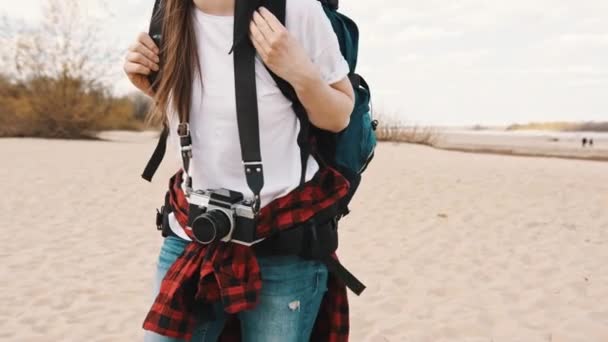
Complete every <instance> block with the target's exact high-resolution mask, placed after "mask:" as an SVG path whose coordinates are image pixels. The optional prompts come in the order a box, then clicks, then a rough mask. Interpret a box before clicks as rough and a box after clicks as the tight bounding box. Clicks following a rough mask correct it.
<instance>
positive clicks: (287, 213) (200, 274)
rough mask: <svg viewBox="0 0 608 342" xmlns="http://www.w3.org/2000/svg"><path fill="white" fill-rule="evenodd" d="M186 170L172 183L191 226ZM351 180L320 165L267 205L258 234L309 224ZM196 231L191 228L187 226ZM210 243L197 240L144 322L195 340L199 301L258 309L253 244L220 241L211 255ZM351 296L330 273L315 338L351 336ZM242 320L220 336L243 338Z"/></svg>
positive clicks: (234, 309)
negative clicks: (311, 175) (184, 183)
mask: <svg viewBox="0 0 608 342" xmlns="http://www.w3.org/2000/svg"><path fill="white" fill-rule="evenodd" d="M181 183H182V171H180V172H178V173H177V174H176V175H175V176H173V177H172V178H171V181H170V182H169V188H170V202H171V205H172V207H173V209H174V214H175V217H176V219H177V221H178V222H179V223H180V225H181V226H182V227H185V226H187V221H188V202H187V200H186V197H185V196H184V193H183V191H182V189H181ZM347 191H348V182H347V181H346V179H344V177H342V176H341V175H340V174H339V173H338V172H336V171H335V170H333V169H331V168H324V169H322V170H320V171H319V172H318V173H317V174H316V175H315V176H314V178H313V179H312V180H310V181H309V182H307V183H305V184H303V185H302V186H300V187H298V188H297V189H295V190H294V191H292V192H291V193H289V194H288V195H286V196H284V197H281V198H278V199H276V200H274V201H272V202H271V203H269V204H268V205H267V206H265V207H264V208H262V210H261V212H260V215H259V217H258V225H257V233H258V236H260V237H268V236H270V235H272V233H274V232H277V231H281V230H284V229H289V228H291V227H293V226H295V225H297V224H300V223H303V222H305V221H307V220H309V219H310V218H311V217H313V216H315V215H316V214H318V213H319V212H322V211H323V210H325V209H329V208H330V207H332V205H333V204H335V203H336V202H337V201H338V200H340V199H341V198H342V197H344V196H345V195H346V193H347ZM185 231H186V233H187V234H189V235H191V234H192V232H191V230H189V229H186V230H185ZM207 249H208V247H207V246H203V245H200V244H198V243H195V242H192V243H190V244H188V245H187V247H186V248H185V250H184V252H183V254H182V255H181V256H180V257H179V258H178V259H177V260H176V261H175V263H174V264H173V265H172V266H171V267H170V268H169V270H168V271H167V274H166V275H165V278H164V279H163V281H162V284H161V288H160V292H159V294H158V296H157V297H156V300H155V301H154V304H153V305H152V308H151V309H150V311H149V312H148V315H147V316H146V319H145V321H144V324H143V327H144V329H146V330H151V331H154V332H156V333H159V334H161V335H165V336H169V337H174V338H182V339H186V340H189V339H190V338H191V337H192V330H193V328H194V325H195V324H196V320H195V317H194V316H195V314H194V312H195V310H196V307H197V305H203V304H205V303H213V302H215V301H218V300H221V301H222V303H223V304H224V310H225V311H226V312H227V313H229V314H235V313H238V312H240V311H243V310H248V309H252V308H254V307H255V306H256V304H257V302H258V297H259V292H260V289H261V287H262V280H261V275H260V268H259V265H258V262H257V259H256V256H255V254H254V252H253V251H252V249H251V248H249V247H246V246H242V245H239V244H234V243H220V244H219V245H218V246H217V247H216V249H215V250H213V251H212V252H211V253H210V254H211V255H210V256H207V257H205V256H206V254H207ZM348 331H349V320H348V299H347V295H346V287H345V286H344V284H343V283H342V282H340V281H339V280H337V279H335V277H334V276H332V275H331V274H330V276H329V280H328V291H327V293H326V294H325V296H324V298H323V301H322V303H321V309H320V311H319V315H318V317H317V320H316V322H315V326H314V329H313V333H312V335H311V341H328V342H342V341H348ZM240 340H241V338H240V325H239V324H238V320H237V319H236V316H235V315H230V319H229V320H228V323H227V324H226V326H225V328H224V330H223V332H222V335H221V336H220V341H235V342H236V341H240Z"/></svg>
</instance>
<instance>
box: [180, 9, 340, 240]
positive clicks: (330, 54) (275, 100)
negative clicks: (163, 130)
mask: <svg viewBox="0 0 608 342" xmlns="http://www.w3.org/2000/svg"><path fill="white" fill-rule="evenodd" d="M193 15H194V18H195V20H194V21H193V22H194V26H195V28H194V29H195V32H196V38H197V44H198V55H199V59H200V70H201V74H202V78H203V80H202V86H201V82H200V80H198V79H197V80H195V82H194V84H193V88H192V90H193V96H192V106H191V113H190V130H191V135H192V154H193V158H192V161H191V164H192V165H191V172H190V175H191V176H192V186H193V188H194V189H203V190H207V189H218V188H227V189H230V190H235V191H239V192H241V193H243V194H244V195H245V197H246V198H251V197H253V193H252V192H251V190H250V189H249V187H248V185H247V181H246V178H245V173H244V169H243V163H242V159H241V147H240V142H239V134H238V126H237V119H236V104H235V90H234V62H233V58H234V57H233V55H232V54H228V52H229V51H230V48H231V47H232V42H233V25H234V18H233V17H232V16H215V15H210V14H206V13H204V12H202V11H201V10H199V9H198V8H196V7H195V10H194V13H193ZM285 22H286V27H287V30H288V31H289V32H290V34H291V35H293V36H294V37H295V39H297V41H298V42H299V43H300V44H301V45H302V46H303V48H304V50H305V51H306V52H307V53H308V56H309V57H310V58H311V60H312V61H313V63H314V64H315V65H316V66H317V67H318V68H319V70H320V73H321V76H322V78H323V80H324V81H325V82H327V83H328V84H332V83H336V82H338V81H340V80H342V79H343V78H344V77H346V76H347V74H348V72H349V67H348V64H347V62H346V60H345V59H344V57H342V54H341V53H340V47H339V43H338V40H337V38H336V35H335V34H334V32H333V29H332V26H331V23H330V22H329V19H328V18H327V17H326V15H325V13H324V11H323V8H322V7H321V4H320V3H319V2H318V1H317V0H287V5H286V19H285ZM255 69H256V72H255V73H256V86H257V97H258V112H259V127H260V152H261V154H262V163H263V165H264V188H263V189H262V192H261V194H260V199H261V206H262V207H264V206H265V205H267V204H268V203H269V202H271V201H272V200H274V199H276V198H278V197H281V196H283V195H286V194H288V193H289V192H291V191H292V190H293V189H294V188H296V187H297V186H298V185H299V183H300V176H301V161H300V148H299V146H298V144H297V136H298V132H299V130H300V125H299V121H298V120H297V118H296V115H295V113H294V112H293V109H292V107H291V101H289V100H288V99H287V98H285V97H284V96H283V94H282V93H281V91H280V89H279V88H278V87H277V85H276V83H275V82H274V80H273V78H272V76H270V74H269V73H268V70H267V69H266V67H265V66H264V64H263V62H262V60H261V58H260V56H259V55H258V56H256V65H255ZM176 115H177V114H176V113H172V114H170V115H169V123H170V126H171V135H170V137H169V144H170V145H169V146H171V148H174V149H175V151H177V154H176V156H177V158H178V160H180V162H181V156H180V152H179V151H180V147H179V140H178V138H177V137H176V133H175V131H176V128H177V124H178V119H177V116H176ZM318 169H319V166H318V164H317V163H316V161H315V160H314V159H313V158H312V157H310V158H309V160H308V164H307V170H306V180H310V179H311V178H312V177H313V176H314V174H315V173H316V172H317V170H318ZM170 223H171V228H172V230H173V231H174V232H175V233H176V234H178V235H179V236H181V237H183V238H187V236H186V235H185V233H184V232H183V230H182V229H181V228H180V226H179V224H178V223H177V221H176V220H175V218H174V217H170Z"/></svg>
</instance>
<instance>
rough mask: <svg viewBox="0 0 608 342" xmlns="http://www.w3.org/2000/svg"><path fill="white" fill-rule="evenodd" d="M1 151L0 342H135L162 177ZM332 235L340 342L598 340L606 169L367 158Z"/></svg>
mask: <svg viewBox="0 0 608 342" xmlns="http://www.w3.org/2000/svg"><path fill="white" fill-rule="evenodd" d="M107 137H110V138H112V139H114V140H115V141H113V142H102V141H47V140H38V139H0V160H2V161H3V162H2V167H1V168H0V190H1V191H2V193H3V196H2V197H1V198H0V208H2V211H1V212H0V222H2V223H1V224H0V227H1V232H2V234H3V235H4V236H5V238H4V239H3V240H2V242H0V244H1V245H0V275H1V277H2V278H1V280H0V308H1V309H0V340H1V341H19V342H21V341H140V340H141V339H142V336H143V331H142V330H141V328H140V327H141V323H142V320H143V318H144V316H145V314H146V312H147V310H148V308H149V305H150V303H151V300H152V297H151V283H152V276H153V272H154V268H155V262H156V258H157V254H158V249H159V246H160V243H161V238H160V235H159V234H157V232H156V231H155V227H154V224H153V214H154V212H155V208H156V206H158V205H159V203H160V201H161V199H162V194H163V191H164V187H165V186H166V181H167V177H168V176H169V175H170V174H171V173H172V171H174V168H173V167H174V166H175V165H174V164H172V165H169V164H171V163H168V164H166V165H164V166H163V168H162V169H161V171H160V173H159V174H158V175H157V177H156V179H155V181H154V182H153V183H152V184H149V183H146V182H144V181H143V180H141V179H140V178H139V174H140V173H141V170H142V168H143V165H144V163H145V161H146V158H147V157H148V155H149V153H150V152H151V150H152V148H153V145H154V140H153V139H152V137H151V135H150V134H130V133H129V134H127V133H120V132H119V133H112V134H109V135H107ZM352 207H353V212H352V214H351V215H350V216H349V217H348V218H346V219H345V220H344V221H343V225H342V227H341V245H340V255H341V258H342V260H343V261H344V263H345V264H346V265H347V266H348V267H349V268H350V269H351V271H353V273H355V274H356V275H357V276H358V277H359V278H360V279H361V280H363V281H364V282H365V283H366V285H367V286H368V289H367V290H366V291H365V292H364V293H363V295H362V296H361V297H356V296H354V295H353V296H351V297H350V298H351V318H352V334H351V341H374V342H375V341H414V342H417V341H429V342H431V341H432V342H436V341H488V342H489V341H495V342H498V341H508V342H514V341H522V342H535V341H554V342H558V341H559V342H570V341H585V342H590V341H591V342H595V341H597V342H600V341H608V263H607V262H606V261H607V260H608V213H607V210H606V209H607V208H608V163H604V162H595V161H580V160H563V159H550V158H522V157H512V156H497V155H485V154H468V153H461V152H449V151H442V150H436V149H432V148H429V147H423V146H412V145H397V144H391V143H383V144H380V146H379V147H378V150H377V156H376V159H375V161H374V162H373V164H372V165H371V166H370V169H369V170H368V171H367V172H366V174H365V179H364V182H363V185H362V188H361V190H360V192H359V193H358V194H357V196H356V198H355V202H354V204H353V206H352Z"/></svg>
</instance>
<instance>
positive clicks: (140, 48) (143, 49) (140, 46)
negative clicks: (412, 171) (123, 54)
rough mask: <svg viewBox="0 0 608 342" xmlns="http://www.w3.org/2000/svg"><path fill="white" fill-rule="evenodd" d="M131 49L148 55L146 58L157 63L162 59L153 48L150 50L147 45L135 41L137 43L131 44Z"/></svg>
mask: <svg viewBox="0 0 608 342" xmlns="http://www.w3.org/2000/svg"><path fill="white" fill-rule="evenodd" d="M129 51H132V52H137V53H140V54H142V55H144V56H146V58H148V59H149V60H150V61H152V62H155V63H158V62H160V59H159V58H158V54H157V53H155V52H153V51H152V50H150V49H149V48H148V47H147V46H145V45H143V44H140V43H135V44H133V45H131V47H130V48H129Z"/></svg>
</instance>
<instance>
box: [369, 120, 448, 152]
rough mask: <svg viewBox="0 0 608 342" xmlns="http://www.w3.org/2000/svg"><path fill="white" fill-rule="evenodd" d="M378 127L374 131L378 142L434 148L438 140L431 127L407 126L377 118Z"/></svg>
mask: <svg viewBox="0 0 608 342" xmlns="http://www.w3.org/2000/svg"><path fill="white" fill-rule="evenodd" d="M377 117H378V121H379V125H378V128H377V129H376V138H377V139H378V141H392V142H403V143H410V144H422V145H429V146H434V145H435V143H436V142H437V139H438V136H439V134H438V132H437V130H436V129H434V128H432V127H421V126H417V125H408V124H406V123H405V122H403V121H401V120H397V119H391V118H389V117H386V116H384V117H383V116H382V115H380V116H377Z"/></svg>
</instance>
